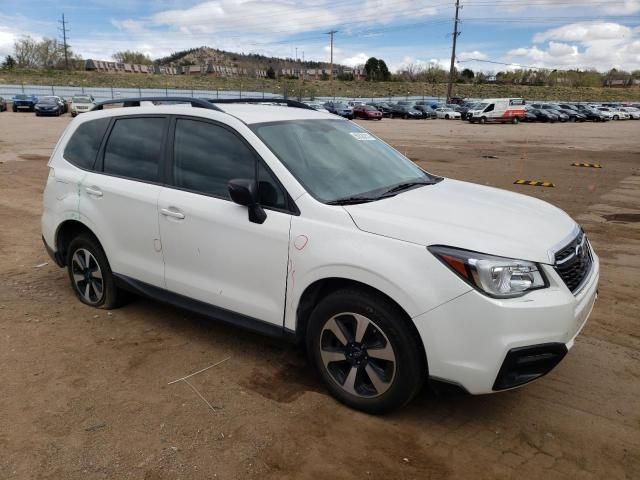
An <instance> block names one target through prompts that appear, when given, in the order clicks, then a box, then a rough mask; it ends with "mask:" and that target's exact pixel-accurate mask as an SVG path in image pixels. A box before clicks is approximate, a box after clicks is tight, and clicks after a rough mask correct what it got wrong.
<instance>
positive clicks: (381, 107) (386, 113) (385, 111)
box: [367, 102, 391, 117]
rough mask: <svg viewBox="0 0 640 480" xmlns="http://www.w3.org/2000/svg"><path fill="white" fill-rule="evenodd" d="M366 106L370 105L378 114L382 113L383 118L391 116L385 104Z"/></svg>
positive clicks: (377, 103)
mask: <svg viewBox="0 0 640 480" xmlns="http://www.w3.org/2000/svg"><path fill="white" fill-rule="evenodd" d="M367 105H371V106H372V107H374V108H375V109H376V110H378V111H379V112H380V113H382V116H383V117H389V116H390V114H391V106H390V105H389V104H388V103H386V102H371V103H367Z"/></svg>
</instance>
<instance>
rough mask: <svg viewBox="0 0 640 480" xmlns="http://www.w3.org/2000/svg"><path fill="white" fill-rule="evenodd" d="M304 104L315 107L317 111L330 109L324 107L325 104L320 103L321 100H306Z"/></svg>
mask: <svg viewBox="0 0 640 480" xmlns="http://www.w3.org/2000/svg"><path fill="white" fill-rule="evenodd" d="M304 104H305V105H306V106H307V107H311V108H313V109H314V110H315V111H317V112H328V111H329V110H327V109H326V108H324V105H323V104H322V103H320V102H304Z"/></svg>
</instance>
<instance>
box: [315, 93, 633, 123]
mask: <svg viewBox="0 0 640 480" xmlns="http://www.w3.org/2000/svg"><path fill="white" fill-rule="evenodd" d="M307 105H309V106H311V107H312V108H315V109H316V110H321V111H328V112H330V113H334V114H336V115H340V116H341V117H345V118H349V119H354V118H361V119H368V120H381V119H382V118H385V117H386V118H404V119H435V118H441V119H445V120H459V119H461V120H468V121H469V122H471V123H476V122H477V123H486V122H501V123H519V122H546V123H555V122H586V121H592V122H606V121H609V120H640V104H626V105H622V104H607V103H605V104H594V103H591V104H587V103H567V102H563V103H531V104H527V103H526V102H525V100H524V99H522V98H496V99H486V100H482V101H480V102H466V101H464V100H460V101H459V103H457V104H443V103H433V102H428V101H420V100H418V101H408V100H407V101H399V102H395V103H394V102H368V103H365V102H357V101H352V102H326V103H319V102H307Z"/></svg>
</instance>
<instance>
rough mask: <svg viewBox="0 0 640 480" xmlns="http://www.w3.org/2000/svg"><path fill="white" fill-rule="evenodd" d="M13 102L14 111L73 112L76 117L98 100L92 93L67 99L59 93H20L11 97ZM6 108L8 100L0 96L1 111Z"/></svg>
mask: <svg viewBox="0 0 640 480" xmlns="http://www.w3.org/2000/svg"><path fill="white" fill-rule="evenodd" d="M11 104H12V110H13V111H14V112H35V114H36V116H41V115H54V116H60V115H63V114H65V113H68V112H71V116H72V117H75V116H76V115H78V114H79V113H83V112H88V111H89V110H91V109H92V108H93V107H94V105H95V104H96V102H95V99H94V98H93V97H92V96H91V95H74V96H73V97H71V99H66V98H63V97H59V96H57V95H45V96H40V97H36V96H35V95H26V94H18V95H16V96H14V97H13V98H12V99H11ZM6 110H7V101H6V100H5V99H4V98H2V97H0V112H2V111H6Z"/></svg>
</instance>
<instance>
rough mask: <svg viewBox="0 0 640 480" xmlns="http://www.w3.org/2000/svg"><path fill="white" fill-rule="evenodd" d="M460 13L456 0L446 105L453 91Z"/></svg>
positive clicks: (457, 0)
mask: <svg viewBox="0 0 640 480" xmlns="http://www.w3.org/2000/svg"><path fill="white" fill-rule="evenodd" d="M459 11H460V0H456V18H455V20H454V21H453V48H452V49H451V68H449V85H447V103H449V102H450V100H451V90H452V89H453V77H454V73H455V64H456V43H457V42H458V35H460V33H459V32H458V22H459V20H458V12H459Z"/></svg>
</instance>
